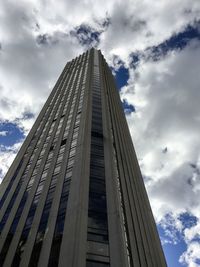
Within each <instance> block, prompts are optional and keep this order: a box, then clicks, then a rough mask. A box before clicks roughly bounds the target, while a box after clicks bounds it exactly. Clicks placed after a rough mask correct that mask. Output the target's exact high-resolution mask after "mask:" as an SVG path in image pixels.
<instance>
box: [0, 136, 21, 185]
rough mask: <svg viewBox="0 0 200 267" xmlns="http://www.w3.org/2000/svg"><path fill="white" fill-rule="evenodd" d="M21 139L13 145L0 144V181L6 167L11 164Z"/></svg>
mask: <svg viewBox="0 0 200 267" xmlns="http://www.w3.org/2000/svg"><path fill="white" fill-rule="evenodd" d="M22 143H23V142H22V140H21V141H20V142H18V143H16V144H14V145H13V146H4V145H0V181H1V180H2V178H3V177H4V176H5V174H6V172H7V170H8V168H9V167H10V165H11V164H12V162H13V160H14V158H15V156H16V154H17V152H18V151H19V149H20V147H21V145H22Z"/></svg>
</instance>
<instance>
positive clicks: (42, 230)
mask: <svg viewBox="0 0 200 267" xmlns="http://www.w3.org/2000/svg"><path fill="white" fill-rule="evenodd" d="M0 198H1V200H0V207H1V210H0V231H1V235H0V266H6V267H9V266H12V267H15V266H16V267H17V266H24V267H26V266H29V267H32V266H41V267H47V266H48V267H53V266H59V267H68V266H70V267H71V266H73V267H107V266H111V267H122V266H124V267H128V266H131V267H137V266H138V267H139V266H141V267H146V266H148V267H150V266H151V267H162V266H163V267H164V266H166V262H165V258H164V255H163V251H162V247H161V244H160V240H159V236H158V233H157V229H156V225H155V222H154V218H153V215H152V211H151V207H150V204H149V200H148V196H147V194H146V190H145V187H144V183H143V179H142V175H141V172H140V168H139V165H138V162H137V158H136V154H135V151H134V147H133V144H132V140H131V136H130V133H129V129H128V126H127V122H126V119H125V115H124V112H123V108H122V104H121V101H120V98H119V94H118V91H117V88H116V85H115V81H114V78H113V76H112V73H111V71H110V69H109V67H108V65H107V63H106V61H105V59H104V57H103V55H102V54H101V52H100V51H97V50H95V49H91V50H89V51H87V52H86V53H84V54H83V55H81V56H79V57H77V58H75V59H73V60H72V61H70V62H68V63H67V64H66V66H65V68H64V70H63V72H62V74H61V75H60V77H59V79H58V81H57V83H56V85H55V87H54V89H53V91H52V93H51V94H50V96H49V98H48V100H47V102H46V103H45V105H44V107H43V109H42V111H41V113H40V114H39V116H38V118H37V120H36V122H35V124H34V126H33V127H32V129H31V131H30V133H29V135H28V136H27V138H26V140H25V141H24V144H23V145H22V147H21V149H20V151H19V153H18V155H17V157H16V159H15V160H14V162H13V164H12V166H11V167H10V169H9V171H8V173H7V175H6V176H5V178H4V180H3V182H2V184H1V187H0Z"/></svg>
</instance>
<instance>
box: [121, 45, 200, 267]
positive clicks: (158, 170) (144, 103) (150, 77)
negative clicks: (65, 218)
mask: <svg viewBox="0 0 200 267" xmlns="http://www.w3.org/2000/svg"><path fill="white" fill-rule="evenodd" d="M199 60H200V45H199V43H197V42H192V43H191V44H190V45H189V46H188V47H187V48H186V49H184V50H182V51H176V52H170V53H169V54H168V55H167V56H166V57H164V58H163V59H161V60H160V61H158V62H153V61H149V62H141V63H140V65H139V67H138V68H137V70H136V73H135V72H133V71H132V72H130V75H131V79H130V81H129V85H128V86H127V87H124V88H123V89H122V92H121V97H122V99H123V98H125V99H127V100H128V102H129V103H130V104H133V105H134V106H135V109H136V113H131V114H130V115H127V119H128V122H129V126H130V129H131V134H132V137H133V141H134V143H135V147H136V151H137V154H138V157H139V159H140V166H141V168H142V173H143V175H144V176H145V177H147V178H148V179H146V186H147V190H148V194H149V197H150V200H151V205H152V208H153V211H154V215H155V216H156V219H157V222H160V223H162V224H163V221H162V220H163V218H165V216H166V215H167V214H171V215H172V217H174V222H177V218H178V216H179V215H180V214H181V213H185V212H189V213H191V214H192V215H193V216H196V217H197V218H198V219H200V212H199V210H200V204H199V194H200V171H199V170H200V164H199V163H200V143H199V132H200V124H199V120H200V110H199V101H198V100H199V99H200V91H199V84H200V77H199V75H198V73H199V72H200V67H199ZM133 75H135V80H134V79H133V78H132V76H133ZM163 225H164V224H163ZM174 225H175V228H176V229H177V230H178V231H180V232H181V231H182V230H183V229H182V228H181V227H180V225H179V227H178V226H177V225H176V224H175V223H174ZM198 227H199V226H198ZM197 231H198V230H197V226H194V227H192V228H191V229H190V230H189V229H188V230H185V232H184V233H185V236H184V237H185V241H186V242H187V244H188V250H187V252H186V254H184V255H185V256H182V259H183V258H184V257H185V258H184V259H185V261H187V260H186V257H188V255H190V254H191V251H190V249H191V246H192V245H191V246H190V244H191V241H192V238H191V237H190V238H189V236H191V235H192V233H193V235H195V234H196V233H197ZM188 240H189V241H188ZM188 253H189V254H188ZM192 255H193V256H194V255H196V254H195V253H192ZM193 256H192V257H193ZM192 262H193V260H192ZM190 266H196V265H190Z"/></svg>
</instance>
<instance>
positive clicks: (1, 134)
mask: <svg viewBox="0 0 200 267" xmlns="http://www.w3.org/2000/svg"><path fill="white" fill-rule="evenodd" d="M8 133H9V132H8V131H0V136H6V135H8Z"/></svg>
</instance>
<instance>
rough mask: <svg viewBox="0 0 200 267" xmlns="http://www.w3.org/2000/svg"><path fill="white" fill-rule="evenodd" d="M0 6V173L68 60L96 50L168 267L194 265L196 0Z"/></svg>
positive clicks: (199, 224) (199, 23)
mask: <svg viewBox="0 0 200 267" xmlns="http://www.w3.org/2000/svg"><path fill="white" fill-rule="evenodd" d="M0 10H1V11H0V22H1V23H0V179H2V178H3V176H4V175H5V173H6V171H7V169H8V168H9V166H10V164H11V162H12V161H13V159H14V157H15V155H16V153H17V151H18V150H19V148H20V146H21V144H22V142H23V140H24V138H25V136H26V135H27V133H28V131H29V130H30V128H31V126H32V124H33V122H34V120H35V119H36V117H37V115H38V113H39V111H40V110H41V107H42V106H43V104H44V103H45V100H46V99H47V97H48V95H49V93H50V91H51V90H52V88H53V85H54V84H55V82H56V80H57V78H58V76H59V74H60V73H61V71H62V69H63V67H64V65H65V63H66V62H67V61H69V60H71V59H72V58H74V57H76V56H77V55H79V54H81V53H83V52H84V51H86V50H87V49H89V48H91V47H95V48H97V49H101V51H102V53H103V55H104V56H105V58H106V60H107V62H108V64H109V66H110V67H111V69H112V71H113V73H114V74H115V77H116V83H117V85H118V89H119V93H120V97H121V100H122V105H123V108H124V111H125V114H126V118H127V122H128V124H129V128H130V132H131V135H132V138H133V142H134V146H135V149H136V153H137V156H138V160H139V164H140V167H141V170H142V174H143V177H144V181H145V185H146V189H147V192H148V195H149V199H150V202H151V206H152V210H153V213H154V216H155V219H156V222H157V226H158V230H159V234H160V237H161V241H162V244H163V249H164V252H165V255H166V259H167V262H168V266H169V267H183V266H188V267H197V266H200V242H199V241H200V240H199V239H200V235H199V233H200V202H199V195H200V142H199V133H200V110H199V99H200V90H199V85H200V75H199V73H200V64H199V62H200V2H199V0H193V1H189V0H175V1H167V0H163V1H159V2H158V1H153V0H149V1H145V0H141V1H134V2H132V1H130V0H124V1H120V0H119V1H114V0H109V1H106V2H105V3H104V4H103V5H102V1H95V2H94V1H92V0H89V1H81V2H80V1H75V0H74V1H72V0H68V1H64V0H61V1H59V4H57V3H54V1H51V0H43V1H39V0H36V1H32V0H30V1H23V0H22V1H20V3H17V2H16V1H14V0H10V1H4V2H1V3H0ZM69 10H70V12H69ZM66 14H67V16H66Z"/></svg>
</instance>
